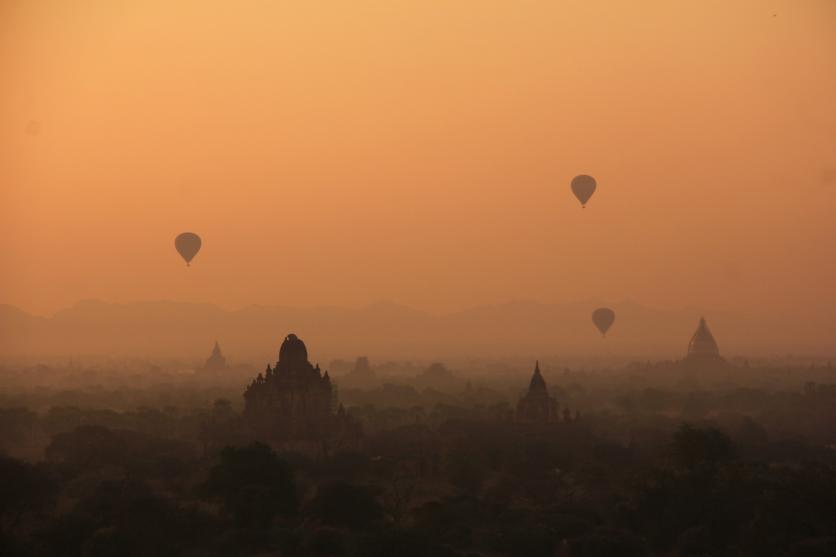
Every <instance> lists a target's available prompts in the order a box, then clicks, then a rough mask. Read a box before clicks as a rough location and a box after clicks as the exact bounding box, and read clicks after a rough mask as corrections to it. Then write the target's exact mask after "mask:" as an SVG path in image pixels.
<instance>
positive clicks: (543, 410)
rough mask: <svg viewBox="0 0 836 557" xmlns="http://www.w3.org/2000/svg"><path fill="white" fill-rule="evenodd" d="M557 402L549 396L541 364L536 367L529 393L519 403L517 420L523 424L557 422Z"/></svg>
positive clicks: (538, 363)
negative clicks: (541, 372) (541, 371)
mask: <svg viewBox="0 0 836 557" xmlns="http://www.w3.org/2000/svg"><path fill="white" fill-rule="evenodd" d="M558 418H559V414H558V411H557V400H555V398H554V397H553V396H551V395H549V390H548V388H546V380H545V379H543V376H542V375H541V374H540V362H537V363H536V364H535V366H534V375H532V376H531V383H529V385H528V392H527V393H526V394H525V396H524V397H522V398H521V399H520V401H519V402H518V403H517V420H518V421H521V422H551V421H557V420H558Z"/></svg>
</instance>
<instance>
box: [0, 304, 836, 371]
mask: <svg viewBox="0 0 836 557" xmlns="http://www.w3.org/2000/svg"><path fill="white" fill-rule="evenodd" d="M601 305H608V306H609V307H612V308H613V309H614V310H615V312H616V315H617V318H616V321H615V324H614V325H613V328H612V329H611V331H610V333H609V335H608V337H607V339H606V340H603V339H602V338H601V337H600V335H599V334H598V332H597V331H596V330H595V328H594V327H593V325H592V322H591V318H590V314H591V312H592V310H593V309H595V308H596V307H599V306H601ZM700 315H701V312H700V311H698V310H692V309H684V310H680V311H661V310H656V309H652V308H648V307H645V306H641V305H639V304H635V303H629V302H627V303H615V304H602V303H596V302H582V303H581V302H579V303H571V304H558V305H552V304H540V303H535V302H511V303H505V304H498V305H490V306H480V307H476V308H473V309H469V310H466V311H458V312H453V313H447V314H441V315H436V314H431V313H426V312H422V311H417V310H415V309H412V308H409V307H406V306H402V305H398V304H394V303H388V302H384V303H376V304H372V305H369V306H367V307H363V308H359V309H346V308H339V307H315V308H292V307H261V306H249V307H245V308H242V309H238V310H225V309H222V308H220V307H217V306H214V305H211V304H191V303H181V302H170V301H159V302H135V303H127V304H114V303H106V302H101V301H94V300H88V301H82V302H79V303H77V304H76V305H74V306H72V307H70V308H68V309H64V310H61V311H59V312H57V313H56V314H54V315H53V316H51V317H38V316H33V315H30V314H28V313H26V312H24V311H22V310H20V309H18V308H16V307H14V306H9V305H0V357H3V358H26V359H30V358H47V357H84V356H103V355H108V356H118V357H149V358H156V357H175V358H183V359H189V358H191V359H200V358H205V357H206V356H208V354H209V352H210V351H211V348H212V345H213V343H214V341H215V340H218V341H220V343H221V346H222V347H223V349H224V353H225V354H227V356H228V357H229V358H230V360H231V361H232V362H247V361H251V362H267V361H271V360H275V354H276V351H277V349H278V347H279V345H280V343H281V341H282V339H283V337H284V336H285V335H286V334H287V333H290V332H293V333H296V334H297V335H299V336H300V337H301V338H302V339H303V340H305V342H306V343H307V345H308V349H309V352H310V353H311V359H312V360H315V361H320V362H323V363H326V362H328V361H329V359H330V358H336V357H342V358H353V357H355V356H357V355H361V354H364V355H368V356H369V357H371V358H372V359H373V360H377V361H379V360H381V359H419V360H425V361H426V360H432V359H436V358H458V357H467V358H479V357H484V358H506V357H524V358H531V357H539V358H548V357H567V358H596V359H609V358H619V359H621V358H642V359H644V358H649V359H661V358H678V357H680V356H681V355H682V354H683V353H684V351H685V349H686V347H687V344H688V340H689V338H690V336H691V334H692V333H693V331H694V330H695V328H696V325H697V321H698V319H699V317H700ZM706 317H707V319H708V324H709V326H710V327H711V329H712V331H713V332H714V334H715V336H716V337H717V341H718V342H719V344H720V349H721V351H722V352H723V353H724V354H727V355H757V354H785V353H788V352H793V351H795V352H807V353H815V354H817V355H827V353H828V351H832V350H833V342H832V341H831V342H830V344H828V339H823V340H819V342H818V343H816V342H814V341H811V340H809V339H811V338H815V333H816V332H817V331H819V328H816V327H815V324H811V323H804V322H800V323H790V324H787V323H785V322H783V321H781V320H778V319H774V320H773V321H772V322H771V321H770V320H769V319H767V318H764V317H763V316H746V315H739V314H731V313H711V314H708V315H706ZM819 332H820V331H819Z"/></svg>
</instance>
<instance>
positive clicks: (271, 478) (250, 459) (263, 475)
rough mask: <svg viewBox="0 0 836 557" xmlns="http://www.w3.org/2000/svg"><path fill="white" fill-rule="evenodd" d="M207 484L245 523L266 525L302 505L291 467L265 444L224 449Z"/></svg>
mask: <svg viewBox="0 0 836 557" xmlns="http://www.w3.org/2000/svg"><path fill="white" fill-rule="evenodd" d="M204 487H205V490H206V493H207V494H208V495H210V496H211V497H217V498H219V499H221V501H222V502H223V506H224V510H225V511H226V512H227V513H228V514H229V515H230V516H232V517H233V518H234V519H235V520H236V522H238V523H239V524H240V525H242V526H262V527H263V526H266V525H268V524H269V523H270V522H271V521H272V519H273V518H274V517H275V516H292V515H293V514H294V513H295V512H296V510H297V509H298V505H299V500H298V496H297V493H296V484H295V482H294V478H293V472H292V470H291V469H290V466H289V465H288V464H287V462H285V461H284V460H282V459H280V458H279V457H278V456H277V455H276V453H275V452H273V450H272V449H270V447H268V446H267V445H264V444H261V443H255V444H253V445H249V446H247V447H240V448H237V447H227V448H225V449H224V450H223V451H221V453H220V462H219V463H218V464H216V465H215V466H214V467H213V468H212V470H211V472H210V475H209V479H208V480H207V481H206V484H205V486H204Z"/></svg>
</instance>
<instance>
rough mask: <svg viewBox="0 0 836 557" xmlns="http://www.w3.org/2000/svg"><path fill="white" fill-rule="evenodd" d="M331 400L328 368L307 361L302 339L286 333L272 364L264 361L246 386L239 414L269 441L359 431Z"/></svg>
mask: <svg viewBox="0 0 836 557" xmlns="http://www.w3.org/2000/svg"><path fill="white" fill-rule="evenodd" d="M335 403H336V400H335V390H334V386H333V385H332V384H331V379H330V377H329V376H328V372H327V371H326V372H325V373H322V372H321V371H320V369H319V365H317V366H316V367H314V366H313V365H311V363H310V362H309V361H308V350H307V348H306V347H305V343H304V342H302V341H301V340H300V339H299V338H298V337H297V336H296V335H293V334H290V335H287V338H285V340H284V342H283V343H282V346H281V348H280V349H279V360H278V361H277V362H276V365H275V367H273V368H271V367H270V366H269V365H268V366H267V370H266V371H265V373H264V374H261V373H259V374H258V377H256V378H255V380H254V381H253V382H252V383H250V385H249V386H248V387H247V390H246V392H245V393H244V417H245V419H246V420H247V421H248V422H249V424H250V425H251V427H252V428H253V429H254V431H255V432H256V434H257V435H258V436H259V437H260V438H261V439H264V440H269V441H286V440H324V439H331V438H346V437H358V436H359V435H360V429H359V425H358V424H357V423H356V422H355V421H354V420H352V419H351V418H350V416H348V414H347V413H346V412H345V409H344V408H342V406H339V408H335Z"/></svg>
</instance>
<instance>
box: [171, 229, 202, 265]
mask: <svg viewBox="0 0 836 557" xmlns="http://www.w3.org/2000/svg"><path fill="white" fill-rule="evenodd" d="M201 243H202V242H201V241H200V236H198V235H197V234H195V233H194V232H183V233H182V234H180V235H179V236H177V238H175V239H174V247H175V248H177V253H179V254H180V257H182V258H183V259H184V260H185V261H186V265H187V266H188V265H190V264H191V262H192V259H194V256H195V255H197V252H199V251H200V245H201Z"/></svg>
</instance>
